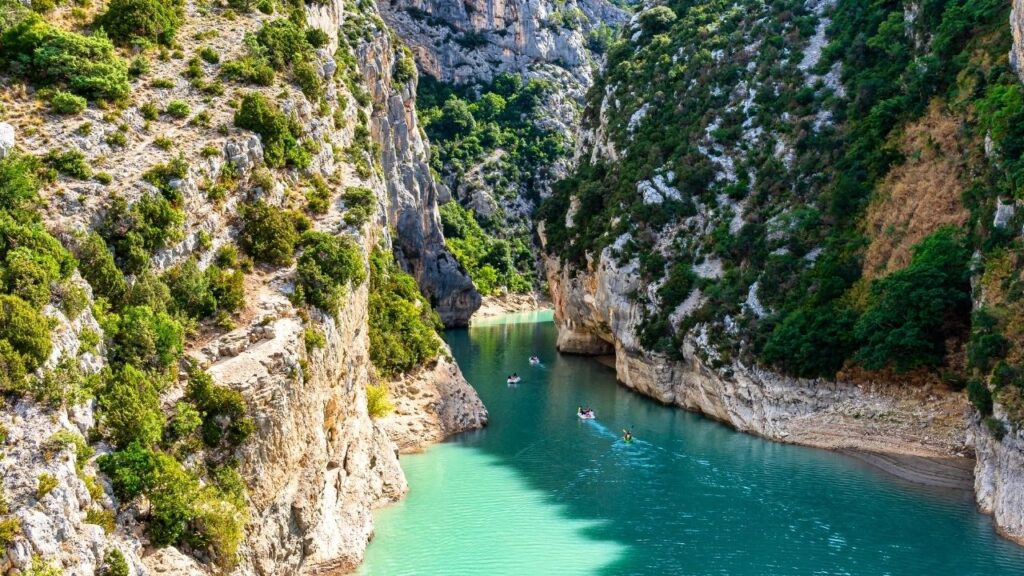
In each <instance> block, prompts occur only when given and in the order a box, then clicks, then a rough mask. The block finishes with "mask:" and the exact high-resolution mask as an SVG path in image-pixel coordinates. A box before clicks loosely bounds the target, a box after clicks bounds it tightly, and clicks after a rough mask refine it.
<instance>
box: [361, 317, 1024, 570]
mask: <svg viewBox="0 0 1024 576" xmlns="http://www.w3.org/2000/svg"><path fill="white" fill-rule="evenodd" d="M446 338H447V339H448V341H449V343H450V344H451V346H452V351H453V353H454V355H455V358H456V359H457V360H458V361H459V364H460V365H461V367H462V369H463V372H464V373H465V374H466V377H467V378H468V379H469V381H470V382H472V383H473V385H474V386H475V387H476V388H477V390H478V391H479V392H480V395H481V397H482V398H483V400H484V402H485V403H486V404H487V406H488V408H489V409H490V413H491V426H490V427H489V428H488V429H485V430H482V431H477V432H471V433H468V434H464V435H461V436H459V437H458V438H456V439H454V440H453V441H451V442H448V443H445V444H442V445H440V446H436V447H434V448H433V449H431V450H429V451H428V452H427V453H425V454H422V455H417V456H407V457H403V468H405V469H406V472H407V474H408V476H409V482H410V486H411V493H410V495H409V498H408V499H407V500H406V501H405V502H403V503H401V504H398V505H396V506H393V507H390V508H387V509H385V510H382V511H381V512H379V513H378V515H377V538H376V539H375V540H374V542H373V543H372V544H371V546H370V548H369V550H368V552H367V562H366V564H365V566H364V568H363V573H365V574H372V575H389V576H390V575H393V574H423V575H434V574H451V575H465V576H470V575H476V574H480V575H500V574H510V575H512V574H526V575H529V574H609V575H630V574H637V575H641V574H642V575H646V574H693V575H698V574H730V575H741V576H742V575H763V574H793V575H796V574H872V575H874V574H893V575H897V574H899V575H904V574H905V575H918V574H929V575H932V574H949V575H974V574H976V575H979V576H981V575H985V576H990V575H993V574H1021V575H1024V550H1022V549H1021V548H1019V547H1017V546H1015V545H1013V544H1010V543H1008V542H1006V541H1004V540H1002V539H1000V538H998V537H997V536H996V535H995V533H994V531H993V529H992V524H991V522H990V520H989V519H988V518H987V517H985V516H983V515H981V514H978V513H977V512H976V510H975V507H974V504H973V500H972V497H971V495H970V494H969V493H967V492H948V491H939V490H931V489H925V488H921V487H916V486H911V485H908V484H906V483H903V482H900V481H897V480H895V479H892V478H890V477H888V476H885V475H883V474H881V473H880V472H876V471H875V470H873V469H870V468H867V467H865V466H863V465H861V464H859V463H858V462H856V461H853V460H850V459H848V458H846V457H844V456H841V455H838V454H834V453H831V452H825V451H820V450H812V449H806V448H800V447H795V446H787V445H781V444H774V443H770V442H766V441H764V440H761V439H758V438H754V437H752V436H748V435H744V434H739V433H736V432H734V431H732V430H730V429H728V428H726V427H724V426H721V425H719V424H716V423H714V422H710V421H708V420H706V419H703V418H701V417H700V416H697V415H694V414H690V413H687V412H684V411H682V410H678V409H674V408H670V407H665V406H661V405H658V404H656V403H654V402H652V401H650V400H648V399H646V398H643V397H641V396H639V395H636V394H633V393H631V392H629V391H628V390H626V389H624V388H622V387H620V386H618V385H616V384H615V379H614V373H613V371H612V370H610V369H608V368H607V367H605V366H602V365H600V364H599V363H597V362H595V361H593V360H591V359H586V358H578V357H570V356H560V355H558V354H557V353H555V352H554V340H555V331H554V326H553V325H552V324H551V323H550V322H545V323H532V324H531V323H514V324H500V323H496V324H494V325H491V326H475V327H474V328H472V329H470V330H463V331H454V332H449V333H447V334H446ZM534 354H536V355H538V356H540V358H541V360H542V364H541V365H539V366H531V365H529V363H528V361H527V359H528V358H529V356H531V355H534ZM512 372H518V373H519V375H520V376H521V377H522V382H521V383H520V384H519V385H518V386H515V387H509V386H507V385H506V383H505V378H506V376H507V375H508V374H510V373H512ZM581 404H583V405H589V406H592V407H593V408H594V409H595V411H596V412H597V415H598V419H597V420H596V421H580V420H579V419H578V418H576V416H575V411H576V406H577V405H581ZM627 427H629V428H631V429H632V430H633V432H634V434H635V436H636V441H635V442H633V443H632V444H626V443H624V442H622V440H621V438H620V434H621V430H622V429H623V428H627Z"/></svg>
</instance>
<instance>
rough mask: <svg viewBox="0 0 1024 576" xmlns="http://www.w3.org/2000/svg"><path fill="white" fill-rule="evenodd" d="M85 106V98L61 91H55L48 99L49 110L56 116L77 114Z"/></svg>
mask: <svg viewBox="0 0 1024 576" xmlns="http://www.w3.org/2000/svg"><path fill="white" fill-rule="evenodd" d="M87 104H88V102H86V100H85V98H82V97H81V96H76V95H75V94H72V93H70V92H65V91H63V90H57V91H56V92H54V93H53V96H51V97H50V109H51V110H53V111H54V112H55V113H57V114H78V113H80V112H81V111H83V110H85V107H86V105H87Z"/></svg>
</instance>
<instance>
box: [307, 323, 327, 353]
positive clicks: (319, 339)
mask: <svg viewBox="0 0 1024 576" xmlns="http://www.w3.org/2000/svg"><path fill="white" fill-rule="evenodd" d="M303 340H305V342H306V350H307V351H313V350H317V349H319V348H323V347H324V346H326V345H327V338H325V337H324V333H323V332H321V331H319V330H317V329H315V328H306V330H305V331H304V332H303Z"/></svg>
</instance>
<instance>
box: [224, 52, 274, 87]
mask: <svg viewBox="0 0 1024 576" xmlns="http://www.w3.org/2000/svg"><path fill="white" fill-rule="evenodd" d="M221 74H223V75H224V77H225V78H228V79H229V80H234V81H236V82H248V83H250V84H257V85H259V86H271V85H273V83H274V67H273V66H271V65H270V63H269V62H267V61H266V59H264V58H258V57H255V56H245V57H243V58H238V59H235V60H231V61H229V62H225V63H224V65H223V66H222V67H221Z"/></svg>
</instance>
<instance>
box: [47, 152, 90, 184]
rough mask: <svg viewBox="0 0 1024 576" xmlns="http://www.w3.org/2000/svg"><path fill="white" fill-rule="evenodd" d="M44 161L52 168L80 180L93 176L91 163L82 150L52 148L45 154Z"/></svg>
mask: <svg viewBox="0 0 1024 576" xmlns="http://www.w3.org/2000/svg"><path fill="white" fill-rule="evenodd" d="M43 162H44V163H45V164H46V165H47V166H49V167H50V169H51V170H54V171H56V172H59V173H61V174H64V175H66V176H71V177H72V178H78V179H79V180H88V179H89V178H92V168H90V167H89V163H88V162H86V161H85V154H83V153H82V152H81V151H80V150H64V151H63V152H58V151H56V150H50V151H49V152H47V153H46V155H45V156H43Z"/></svg>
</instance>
